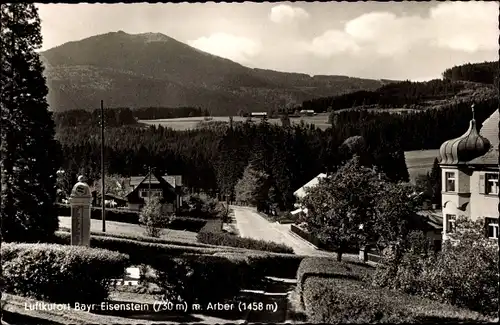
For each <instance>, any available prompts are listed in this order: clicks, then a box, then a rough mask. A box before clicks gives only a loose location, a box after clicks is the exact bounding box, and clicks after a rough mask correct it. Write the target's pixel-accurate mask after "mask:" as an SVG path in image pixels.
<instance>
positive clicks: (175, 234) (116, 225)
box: [59, 217, 197, 243]
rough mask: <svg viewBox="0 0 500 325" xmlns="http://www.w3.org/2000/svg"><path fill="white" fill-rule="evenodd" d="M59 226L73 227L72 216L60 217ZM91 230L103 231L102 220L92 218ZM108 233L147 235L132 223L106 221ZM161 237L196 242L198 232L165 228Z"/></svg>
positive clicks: (142, 229)
mask: <svg viewBox="0 0 500 325" xmlns="http://www.w3.org/2000/svg"><path fill="white" fill-rule="evenodd" d="M59 227H65V228H69V229H71V217H59ZM90 231H95V232H101V231H102V221H101V220H96V219H91V220H90ZM106 233H110V234H123V235H132V236H145V234H144V228H142V227H141V226H139V225H134V224H130V223H123V222H116V221H106ZM160 238H163V239H168V240H175V241H179V242H189V243H196V242H197V240H196V233H195V232H191V231H182V230H173V229H164V230H163V233H162V235H161V237H160Z"/></svg>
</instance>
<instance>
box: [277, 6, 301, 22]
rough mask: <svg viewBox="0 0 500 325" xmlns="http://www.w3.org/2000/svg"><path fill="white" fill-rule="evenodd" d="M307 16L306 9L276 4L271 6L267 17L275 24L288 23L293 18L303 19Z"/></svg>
mask: <svg viewBox="0 0 500 325" xmlns="http://www.w3.org/2000/svg"><path fill="white" fill-rule="evenodd" d="M307 18H309V14H308V13H307V11H305V10H304V9H302V8H300V7H292V6H289V5H277V6H274V7H272V8H271V13H270V14H269V19H270V20H271V21H272V22H274V23H277V24H281V23H289V22H292V21H294V20H303V19H307Z"/></svg>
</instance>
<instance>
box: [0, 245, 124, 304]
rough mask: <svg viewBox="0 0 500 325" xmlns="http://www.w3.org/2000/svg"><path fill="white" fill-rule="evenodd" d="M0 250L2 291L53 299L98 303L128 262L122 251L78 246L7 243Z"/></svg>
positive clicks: (52, 300) (65, 301) (57, 301)
mask: <svg viewBox="0 0 500 325" xmlns="http://www.w3.org/2000/svg"><path fill="white" fill-rule="evenodd" d="M1 253H2V269H3V270H2V282H3V289H4V290H5V291H6V292H9V293H13V294H20V295H23V296H26V297H30V298H34V299H39V300H46V301H51V302H56V303H74V302H81V303H100V302H101V301H103V300H104V299H106V298H107V296H108V290H109V288H110V281H109V280H110V279H112V278H119V277H121V276H123V275H124V273H125V268H126V267H127V266H128V265H130V264H129V259H128V257H127V256H126V255H124V254H119V253H116V252H110V251H107V250H104V249H95V248H88V247H82V246H62V245H54V244H15V243H9V244H4V245H2V248H1Z"/></svg>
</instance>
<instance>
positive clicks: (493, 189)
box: [485, 173, 498, 194]
mask: <svg viewBox="0 0 500 325" xmlns="http://www.w3.org/2000/svg"><path fill="white" fill-rule="evenodd" d="M485 179H486V184H485V185H486V194H498V174H497V173H486V177H485Z"/></svg>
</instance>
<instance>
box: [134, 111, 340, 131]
mask: <svg viewBox="0 0 500 325" xmlns="http://www.w3.org/2000/svg"><path fill="white" fill-rule="evenodd" d="M328 115H329V113H319V114H318V115H316V116H303V117H291V118H290V120H291V122H292V123H293V124H298V123H300V121H301V120H303V121H304V123H307V124H314V125H316V126H317V127H318V128H320V129H322V130H325V129H327V128H329V127H330V124H329V123H328ZM246 119H247V118H246V117H241V116H233V121H235V122H244V121H246ZM260 120H261V119H260V118H259V117H253V118H252V121H254V122H257V123H258V122H260ZM202 121H204V117H181V118H170V119H157V120H139V122H140V123H144V124H149V125H162V126H164V127H169V128H172V129H174V130H189V129H194V128H195V127H196V126H197V124H198V123H199V122H202ZM211 121H212V122H229V116H214V117H213V118H212V120H211ZM268 121H269V123H276V124H280V123H281V121H280V119H279V118H274V119H268Z"/></svg>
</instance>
